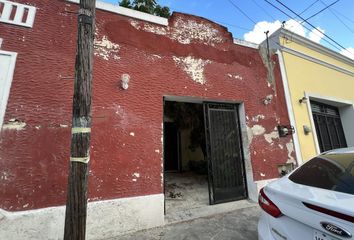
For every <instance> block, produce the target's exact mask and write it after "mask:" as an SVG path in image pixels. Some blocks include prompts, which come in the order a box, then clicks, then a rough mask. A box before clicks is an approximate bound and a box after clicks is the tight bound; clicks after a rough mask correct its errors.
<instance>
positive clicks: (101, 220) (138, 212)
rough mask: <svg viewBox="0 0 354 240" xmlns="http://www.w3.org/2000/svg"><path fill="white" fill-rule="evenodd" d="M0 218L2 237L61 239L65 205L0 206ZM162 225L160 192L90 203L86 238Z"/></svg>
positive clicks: (103, 237) (162, 201)
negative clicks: (18, 208) (8, 208)
mask: <svg viewBox="0 0 354 240" xmlns="http://www.w3.org/2000/svg"><path fill="white" fill-rule="evenodd" d="M147 206H148V207H147ZM0 219H1V227H0V236H1V239H6V240H17V239H26V240H37V239H53V240H54V239H63V235H64V219H65V206H58V207H50V208H41V209H37V210H29V211H20V212H7V211H4V210H1V209H0ZM163 224H164V195H163V194H155V195H147V196H141V197H131V198H121V199H114V200H107V201H98V202H90V203H88V207H87V223H86V226H87V227H86V236H87V238H88V239H111V238H114V237H117V236H119V235H121V234H124V233H129V232H135V231H138V230H142V229H147V228H153V227H157V226H161V225H163Z"/></svg>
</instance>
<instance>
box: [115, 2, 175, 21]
mask: <svg viewBox="0 0 354 240" xmlns="http://www.w3.org/2000/svg"><path fill="white" fill-rule="evenodd" d="M119 6H121V7H126V8H131V9H134V10H137V11H140V12H145V13H149V14H153V15H155V16H160V17H165V18H168V17H169V16H171V13H170V9H169V8H168V7H162V6H160V5H158V4H157V3H156V0H133V1H132V2H131V1H130V0H121V1H120V2H119Z"/></svg>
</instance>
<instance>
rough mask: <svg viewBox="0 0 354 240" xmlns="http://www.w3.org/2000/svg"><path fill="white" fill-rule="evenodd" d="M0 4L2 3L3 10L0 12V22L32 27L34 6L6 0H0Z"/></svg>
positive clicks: (34, 13) (34, 12)
mask: <svg viewBox="0 0 354 240" xmlns="http://www.w3.org/2000/svg"><path fill="white" fill-rule="evenodd" d="M0 4H1V5H3V10H2V12H1V13H0V22H3V23H8V24H14V25H19V26H23V27H29V28H31V27H33V23H34V18H35V16H36V8H35V7H33V6H29V5H25V4H21V3H15V2H11V1H7V0H0Z"/></svg>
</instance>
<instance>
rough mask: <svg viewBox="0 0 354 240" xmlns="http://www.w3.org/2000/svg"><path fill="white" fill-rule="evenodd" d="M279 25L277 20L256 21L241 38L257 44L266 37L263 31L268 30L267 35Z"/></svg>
mask: <svg viewBox="0 0 354 240" xmlns="http://www.w3.org/2000/svg"><path fill="white" fill-rule="evenodd" d="M280 27H281V22H280V21H278V20H277V21H275V22H273V23H271V22H267V21H262V22H258V23H257V24H256V25H255V26H254V28H253V31H250V32H248V33H245V34H244V35H243V38H244V39H245V40H246V41H249V42H253V43H257V44H259V43H261V42H263V41H264V40H265V39H266V35H265V33H264V32H265V31H269V35H270V34H272V33H273V32H275V31H276V30H277V29H278V28H280Z"/></svg>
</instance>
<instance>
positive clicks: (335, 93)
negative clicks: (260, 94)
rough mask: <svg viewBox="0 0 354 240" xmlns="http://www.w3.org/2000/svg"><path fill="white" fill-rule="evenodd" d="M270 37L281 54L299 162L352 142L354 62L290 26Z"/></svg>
mask: <svg viewBox="0 0 354 240" xmlns="http://www.w3.org/2000/svg"><path fill="white" fill-rule="evenodd" d="M270 38H271V39H272V41H271V44H270V45H271V50H272V51H277V53H278V54H277V55H278V56H279V60H280V65H281V69H282V75H283V77H282V79H283V81H284V90H285V94H286V100H287V107H288V110H289V111H288V112H289V114H290V115H289V116H290V121H291V124H292V125H293V126H294V127H295V129H296V131H295V134H294V136H293V137H294V143H295V149H296V153H297V154H296V155H297V159H298V161H300V162H302V161H308V160H309V159H311V158H312V157H314V156H316V155H318V154H320V153H321V152H324V151H328V150H331V149H334V148H341V147H347V146H348V147H353V146H354V138H353V136H354V128H353V121H354V108H353V102H354V97H353V93H352V90H351V89H353V87H354V61H353V60H352V59H350V58H348V57H345V56H344V55H341V54H339V53H338V52H335V51H333V50H331V49H329V48H326V47H324V46H322V45H320V44H318V43H315V42H312V41H311V40H309V39H307V38H305V37H302V36H299V35H297V34H295V33H293V32H289V31H288V30H286V29H279V30H278V31H276V32H275V33H273V34H272V35H271V37H270ZM262 45H264V46H265V45H266V42H264V43H262ZM299 69H301V71H299Z"/></svg>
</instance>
